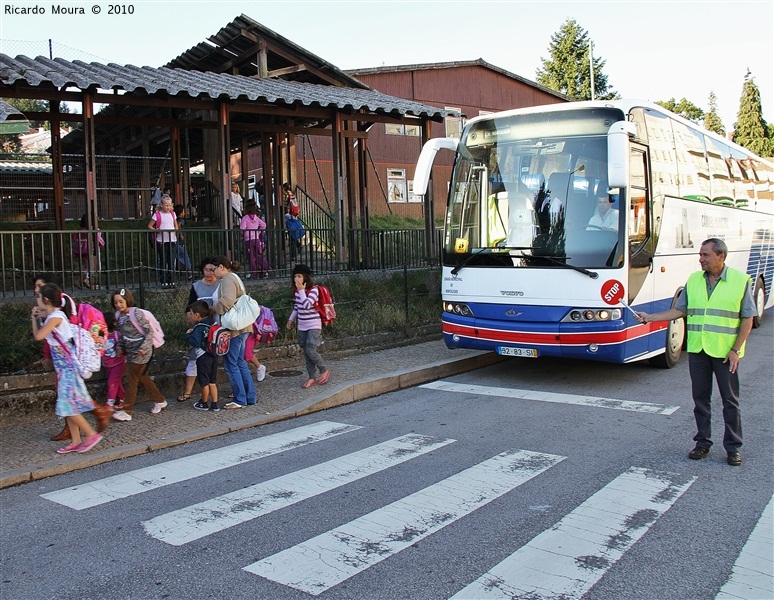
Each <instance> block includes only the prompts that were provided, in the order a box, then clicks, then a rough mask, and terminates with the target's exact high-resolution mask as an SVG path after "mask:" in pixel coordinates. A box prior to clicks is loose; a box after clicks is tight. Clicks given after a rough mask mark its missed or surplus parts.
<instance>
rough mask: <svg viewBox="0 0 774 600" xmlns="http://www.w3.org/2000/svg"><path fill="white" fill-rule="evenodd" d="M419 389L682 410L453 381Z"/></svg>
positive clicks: (646, 409)
mask: <svg viewBox="0 0 774 600" xmlns="http://www.w3.org/2000/svg"><path fill="white" fill-rule="evenodd" d="M419 387H423V388H427V389H429V390H440V391H443V392H456V393H460V394H476V395H479V396H500V397H502V398H519V399H521V400H537V401H538V402H556V403H560V404H577V405H580V406H593V407H595V408H612V409H614V410H628V411H633V412H642V413H651V414H657V415H671V414H672V413H673V412H675V411H676V410H677V409H678V408H680V407H679V406H666V405H664V404H651V403H650V402H635V401H632V400H617V399H615V398H598V397H596V396H581V395H576V394H556V393H553V392H541V391H537V390H515V389H512V388H501V387H491V386H484V385H472V384H464V383H453V382H451V381H433V382H431V383H425V384H424V385H421V386H419Z"/></svg>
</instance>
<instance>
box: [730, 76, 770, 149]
mask: <svg viewBox="0 0 774 600" xmlns="http://www.w3.org/2000/svg"><path fill="white" fill-rule="evenodd" d="M734 141H735V142H736V143H737V144H739V145H740V146H744V147H745V148H747V149H748V150H749V151H750V152H755V154H757V155H758V156H772V154H774V148H772V140H771V136H770V134H769V127H768V125H767V124H766V121H764V120H763V109H762V108H761V92H760V90H759V89H758V86H757V85H755V81H754V80H753V77H752V74H751V73H750V71H749V70H748V71H747V75H745V77H744V85H743V86H742V97H741V98H740V99H739V113H738V114H737V115H736V123H734Z"/></svg>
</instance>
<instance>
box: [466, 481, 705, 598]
mask: <svg viewBox="0 0 774 600" xmlns="http://www.w3.org/2000/svg"><path fill="white" fill-rule="evenodd" d="M695 479H696V478H695V477H690V478H689V477H685V476H680V475H677V474H674V473H663V472H655V471H651V470H648V469H639V468H631V469H629V470H628V471H626V472H625V473H624V474H622V475H620V476H619V477H616V478H615V479H614V480H613V481H611V482H610V483H609V484H607V485H606V486H605V487H604V488H602V489H601V490H599V491H598V492H597V493H596V494H594V495H593V496H591V497H590V498H589V499H588V500H586V501H585V502H584V503H583V504H581V505H580V506H579V507H578V508H576V509H575V510H573V511H572V512H571V513H569V514H568V515H566V516H565V517H564V518H563V519H562V520H561V521H559V523H557V524H556V525H554V526H553V527H551V529H549V530H546V531H544V532H543V533H541V534H540V535H538V536H537V537H535V538H533V539H532V540H531V541H530V542H529V543H527V545H525V546H522V547H521V548H519V549H518V550H517V551H516V552H515V553H514V554H512V555H511V556H509V557H508V558H506V559H505V560H504V561H502V562H501V563H499V564H498V565H497V566H495V567H494V568H493V569H492V570H490V571H489V572H487V573H485V574H484V575H482V576H481V577H479V578H478V579H477V580H476V581H474V582H473V583H471V584H470V585H469V586H467V587H466V588H464V589H463V590H461V591H460V592H458V593H457V594H455V595H454V596H453V598H455V599H462V598H475V599H477V600H483V599H486V598H529V599H530V600H548V599H552V598H564V599H567V600H570V599H573V598H576V599H577V598H581V597H582V596H583V595H584V594H585V593H586V592H588V591H589V590H590V589H591V587H592V586H593V585H594V584H595V583H596V582H597V581H599V580H600V579H601V578H602V576H603V575H604V574H605V573H606V572H607V571H608V569H610V567H612V566H613V565H614V564H615V562H616V561H618V560H619V559H620V558H621V557H622V556H623V554H624V553H625V552H626V551H627V550H629V549H630V548H631V547H632V546H633V545H634V543H635V542H636V541H637V540H639V539H640V538H641V537H642V536H643V535H644V534H645V532H646V531H647V530H648V529H649V528H650V527H651V525H653V523H654V522H655V521H656V519H658V518H659V517H660V516H661V515H662V514H664V512H666V511H667V509H669V508H670V507H671V506H672V504H674V502H675V501H676V500H677V499H678V498H679V497H680V496H681V495H682V494H683V493H684V492H685V491H686V490H687V489H688V488H689V487H690V486H691V484H692V483H693V482H694V481H695Z"/></svg>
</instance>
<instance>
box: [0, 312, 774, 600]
mask: <svg viewBox="0 0 774 600" xmlns="http://www.w3.org/2000/svg"><path fill="white" fill-rule="evenodd" d="M767 316H768V317H769V318H768V319H767V320H766V321H765V323H764V327H763V328H761V329H759V330H756V331H754V332H753V336H752V337H751V340H750V342H749V347H748V351H747V352H748V353H747V356H746V357H745V358H744V360H743V361H742V371H741V378H742V403H743V404H742V405H743V413H742V414H743V424H744V435H745V444H744V446H743V448H742V454H743V457H744V464H743V465H742V466H741V467H731V466H728V465H727V464H726V462H725V452H724V451H723V449H722V444H721V443H720V441H721V439H722V419H721V415H720V401H719V399H717V403H716V404H715V409H716V410H715V415H714V425H715V427H714V431H715V438H716V445H715V446H714V447H713V450H712V452H711V453H710V455H709V457H708V458H706V459H704V460H701V461H690V460H688V459H687V453H688V450H690V449H691V448H692V447H693V441H692V436H693V433H694V422H693V414H692V402H691V399H690V385H689V379H688V369H687V360H686V359H685V358H684V359H683V360H682V361H681V362H680V364H679V365H678V366H677V367H676V368H675V369H672V370H658V369H653V368H651V367H649V366H648V365H647V364H633V365H605V364H596V363H586V362H580V361H577V362H576V361H573V362H569V361H559V360H549V359H538V360H532V359H513V360H511V361H507V362H504V363H499V364H497V365H493V366H490V367H487V368H484V369H479V370H477V371H473V372H469V373H465V374H462V375H457V376H454V377H451V378H448V379H445V380H442V381H438V382H433V383H431V384H427V385H425V386H421V387H418V388H411V389H408V390H404V391H400V392H395V393H391V394H386V395H383V396H380V397H377V398H373V399H370V400H366V401H363V402H359V403H356V404H351V405H347V406H342V407H338V408H335V409H331V410H328V411H323V412H320V413H315V414H312V415H307V416H305V417H301V418H298V419H294V420H292V421H286V422H280V423H275V424H271V425H267V426H264V427H260V428H258V429H251V430H246V431H241V432H235V433H233V434H230V435H228V436H220V437H217V438H212V439H208V440H203V441H201V442H195V443H191V444H187V445H184V446H179V447H174V448H170V449H168V450H162V451H158V452H155V453H152V454H148V455H142V456H137V457H133V458H129V459H125V460H122V461H116V462H112V463H108V464H103V465H99V466H96V467H93V468H90V469H85V470H82V471H78V472H73V473H68V474H65V475H61V476H57V477H52V478H49V479H45V480H42V481H38V482H32V483H29V484H26V485H23V486H18V487H15V488H10V489H6V490H2V491H0V505H1V506H2V529H3V531H2V534H3V535H2V540H3V542H2V588H0V590H1V592H2V593H1V594H0V595H2V597H3V598H7V599H14V600H15V599H22V598H24V599H30V598H60V599H69V598H72V599H75V598H78V599H83V598H100V599H114V598H115V599H119V598H120V599H127V598H131V599H135V598H137V599H140V598H142V599H146V598H187V599H191V598H266V599H272V600H274V599H285V598H294V599H295V598H309V597H310V594H311V595H312V596H319V597H320V598H336V599H343V598H347V599H358V600H363V599H380V600H381V599H392V598H407V599H412V600H413V599H442V598H451V597H456V598H529V599H530V600H536V599H538V598H560V597H561V598H584V599H586V600H602V599H604V600H613V599H615V600H618V599H621V598H637V599H638V600H646V599H653V600H670V599H675V600H678V599H679V600H686V599H694V598H695V599H714V598H717V597H725V596H723V595H722V594H720V595H719V593H720V592H721V589H723V592H724V593H725V592H727V591H730V588H728V587H727V588H723V586H724V585H727V584H728V582H729V580H731V582H732V583H733V582H736V581H738V582H740V585H742V586H743V587H742V588H737V589H744V586H745V585H747V584H749V583H750V582H753V583H754V584H755V585H758V586H761V587H758V588H754V589H752V590H750V589H748V590H747V591H746V592H745V593H746V595H742V596H739V597H747V598H755V599H760V600H767V599H770V598H772V597H774V587H772V585H774V584H772V578H771V574H770V573H771V564H772V562H773V560H774V559H772V521H771V512H772V506H771V501H772V494H773V493H774V475H773V473H774V468H773V465H772V435H773V430H774V427H773V426H774V416H773V411H772V390H771V388H772V375H771V373H772V346H773V344H772V340H773V337H774V336H773V335H772V331H774V323H773V322H774V319H772V318H771V316H770V315H767ZM106 478H111V479H110V480H108V481H105V479H106ZM767 506H768V508H767ZM767 519H768V520H767ZM756 526H758V528H757V529H756ZM750 540H752V542H750V544H748V541H750ZM746 544H747V546H746ZM751 549H753V554H752V558H750V557H751V555H750V554H749V550H751ZM746 566H749V569H745V567H746ZM767 569H768V573H769V574H768V576H765V575H764V576H758V577H750V573H753V574H756V573H761V572H763V573H764V574H765V573H766V570H767ZM728 585H730V584H728Z"/></svg>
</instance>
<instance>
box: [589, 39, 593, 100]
mask: <svg viewBox="0 0 774 600" xmlns="http://www.w3.org/2000/svg"><path fill="white" fill-rule="evenodd" d="M593 44H594V42H592V41H591V40H589V71H590V73H591V99H592V100H593V99H594V50H593Z"/></svg>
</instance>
